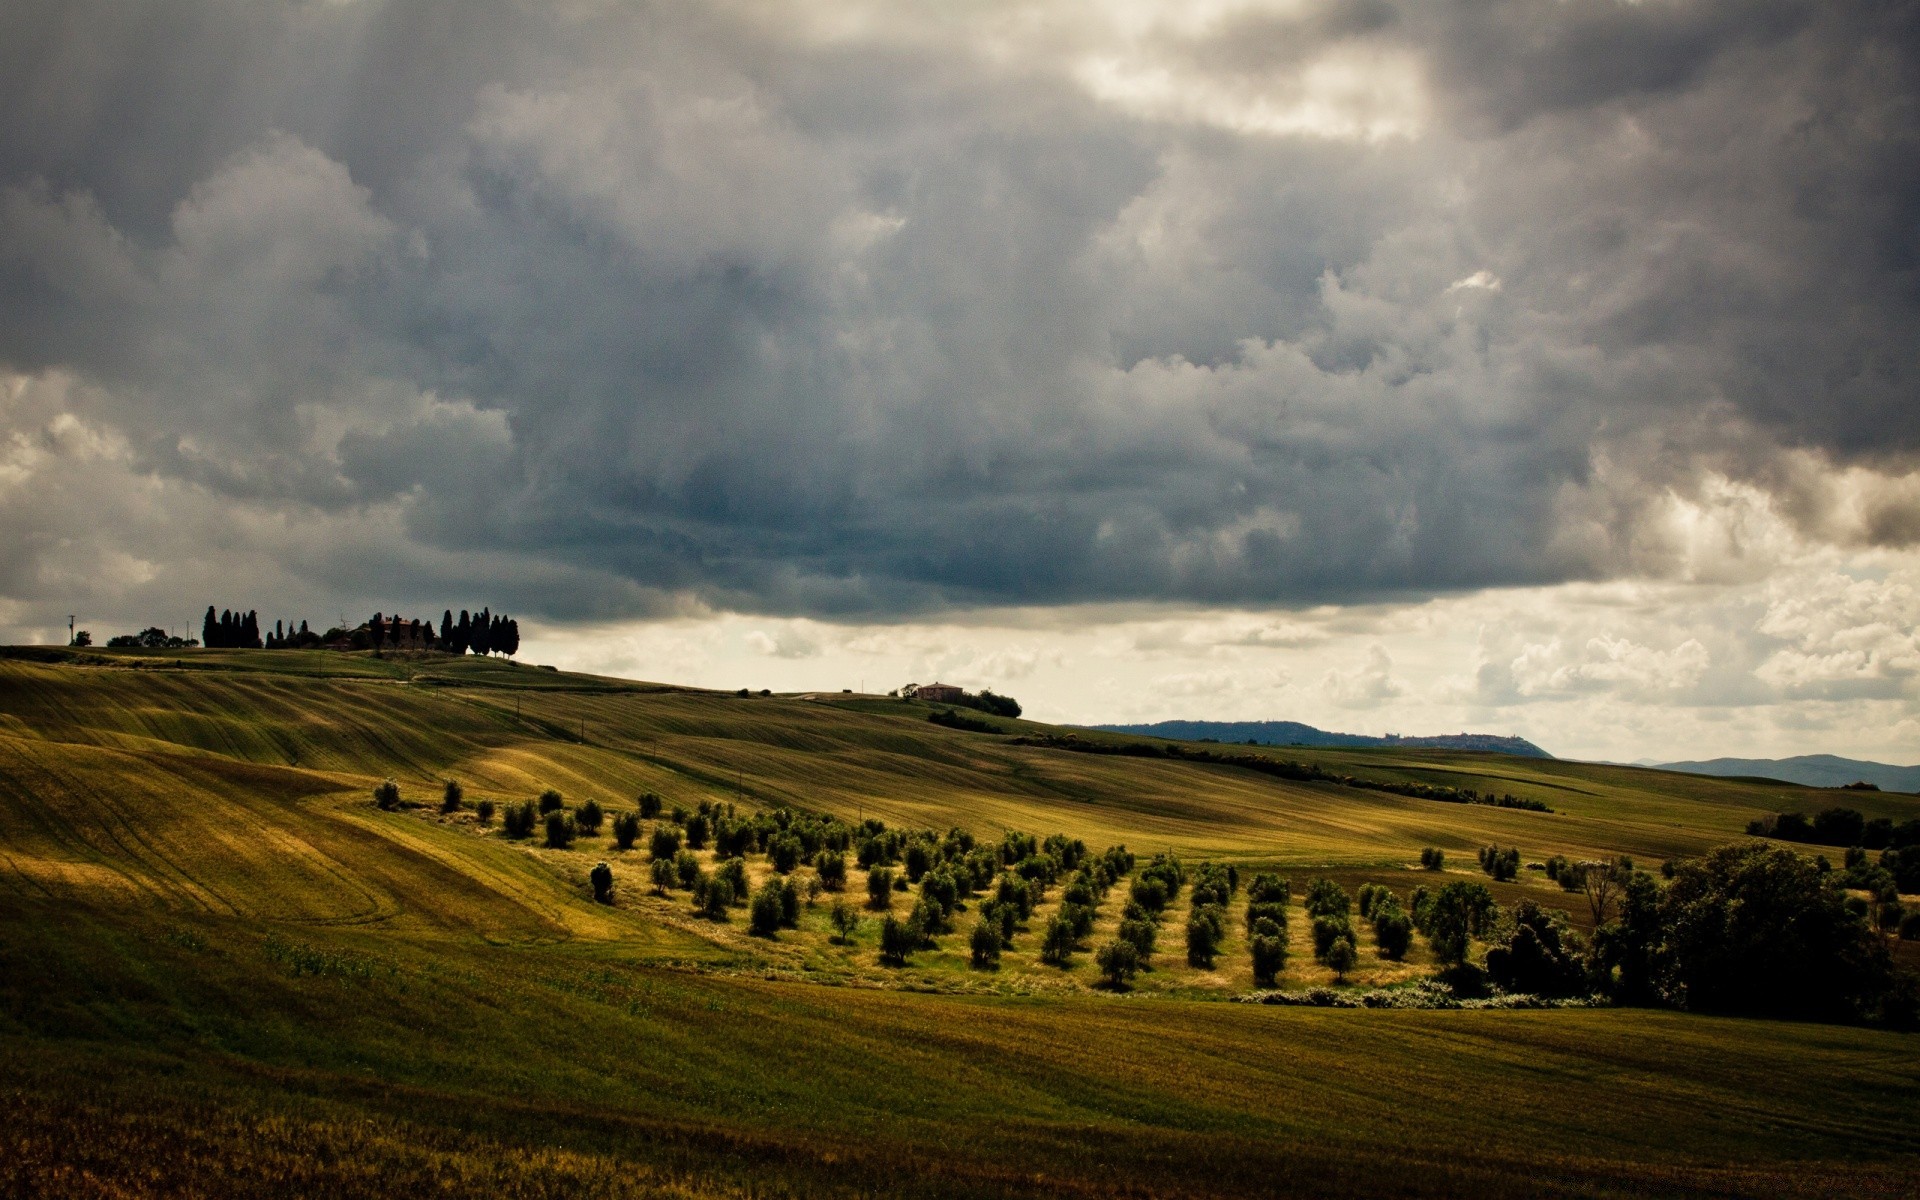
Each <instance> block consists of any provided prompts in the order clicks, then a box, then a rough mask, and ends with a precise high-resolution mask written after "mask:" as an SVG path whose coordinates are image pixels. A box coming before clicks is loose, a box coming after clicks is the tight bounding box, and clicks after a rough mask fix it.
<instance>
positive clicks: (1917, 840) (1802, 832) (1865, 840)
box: [1747, 807, 1920, 850]
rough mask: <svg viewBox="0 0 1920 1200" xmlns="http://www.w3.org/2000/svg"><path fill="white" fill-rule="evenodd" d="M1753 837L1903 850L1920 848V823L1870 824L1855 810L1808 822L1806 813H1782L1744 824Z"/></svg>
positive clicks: (1824, 813)
mask: <svg viewBox="0 0 1920 1200" xmlns="http://www.w3.org/2000/svg"><path fill="white" fill-rule="evenodd" d="M1747 832H1748V833H1749V834H1751V835H1752V836H1754V837H1770V838H1778V839H1779V840H1781V841H1783V842H1801V843H1804V844H1807V845H1814V846H1860V847H1863V848H1865V849H1868V850H1890V849H1891V850H1904V849H1906V848H1908V847H1910V846H1920V820H1911V821H1903V822H1902V823H1900V824H1899V825H1895V824H1894V823H1893V821H1892V820H1891V819H1889V818H1887V817H1875V818H1874V819H1873V820H1871V821H1869V820H1867V819H1866V817H1864V816H1862V815H1861V814H1860V812H1859V811H1858V810H1857V809H1851V808H1839V807H1835V808H1828V809H1822V810H1821V811H1820V812H1817V813H1815V814H1814V815H1813V817H1812V818H1811V819H1809V818H1808V817H1807V815H1806V814H1805V813H1797V812H1785V813H1780V814H1779V815H1777V816H1771V817H1761V818H1759V819H1757V820H1754V821H1749V822H1748V823H1747Z"/></svg>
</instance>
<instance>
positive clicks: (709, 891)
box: [693, 875, 735, 921]
mask: <svg viewBox="0 0 1920 1200" xmlns="http://www.w3.org/2000/svg"><path fill="white" fill-rule="evenodd" d="M693 898H694V902H695V903H697V904H699V905H700V911H701V912H702V913H704V914H706V916H707V918H708V919H709V920H713V921H724V920H726V919H727V910H728V909H729V908H732V907H733V902H734V898H735V893H734V890H733V881H732V880H730V879H723V878H721V877H720V876H718V875H703V876H701V877H700V878H699V879H696V880H695V881H694V892H693Z"/></svg>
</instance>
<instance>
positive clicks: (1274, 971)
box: [1247, 918, 1287, 988]
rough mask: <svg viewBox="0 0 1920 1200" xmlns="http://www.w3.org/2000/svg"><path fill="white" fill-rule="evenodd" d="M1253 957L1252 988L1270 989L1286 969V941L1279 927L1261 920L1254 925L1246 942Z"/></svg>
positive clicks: (1268, 921) (1263, 919)
mask: <svg viewBox="0 0 1920 1200" xmlns="http://www.w3.org/2000/svg"><path fill="white" fill-rule="evenodd" d="M1247 949H1248V951H1249V952H1250V953H1251V954H1252V956H1253V986H1255V987H1263V988H1270V987H1272V986H1273V984H1274V980H1276V979H1278V978H1279V976H1280V972H1282V971H1284V970H1286V968H1287V939H1286V934H1285V933H1284V932H1283V931H1282V930H1281V928H1280V926H1278V925H1275V924H1274V923H1273V922H1272V921H1270V920H1267V919H1265V918H1262V919H1261V920H1259V921H1257V922H1255V923H1254V926H1253V936H1252V937H1251V938H1249V939H1248V941H1247Z"/></svg>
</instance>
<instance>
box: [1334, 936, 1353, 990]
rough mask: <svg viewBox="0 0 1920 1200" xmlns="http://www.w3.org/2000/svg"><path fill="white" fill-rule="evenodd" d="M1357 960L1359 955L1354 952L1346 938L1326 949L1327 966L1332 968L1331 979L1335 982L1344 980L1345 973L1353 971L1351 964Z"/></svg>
mask: <svg viewBox="0 0 1920 1200" xmlns="http://www.w3.org/2000/svg"><path fill="white" fill-rule="evenodd" d="M1358 959H1359V955H1358V954H1356V953H1355V952H1354V949H1353V943H1352V942H1351V941H1350V940H1348V939H1346V938H1341V939H1340V940H1339V941H1337V942H1335V943H1334V944H1333V945H1332V946H1330V947H1329V948H1328V949H1327V965H1328V966H1329V967H1332V968H1333V977H1334V979H1335V980H1336V981H1341V980H1345V979H1346V977H1347V972H1348V971H1351V970H1353V964H1354V963H1355V962H1356V961H1358Z"/></svg>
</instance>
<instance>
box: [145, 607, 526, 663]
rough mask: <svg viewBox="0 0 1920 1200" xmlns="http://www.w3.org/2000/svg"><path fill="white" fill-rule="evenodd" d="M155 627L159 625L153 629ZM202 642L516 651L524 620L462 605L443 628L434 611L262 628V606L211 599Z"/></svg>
mask: <svg viewBox="0 0 1920 1200" xmlns="http://www.w3.org/2000/svg"><path fill="white" fill-rule="evenodd" d="M153 632H156V631H154V630H149V631H148V633H153ZM139 636H142V637H144V636H146V635H144V634H143V635H139ZM162 636H163V637H164V636H165V635H164V634H162ZM200 643H201V644H202V645H205V646H209V647H212V648H215V649H237V650H262V649H264V650H311V649H314V648H316V647H320V646H325V645H334V644H341V643H344V644H345V645H347V646H349V647H350V648H352V649H355V650H366V649H372V650H439V651H442V652H444V653H448V654H465V653H467V652H468V651H472V652H473V653H475V654H504V655H507V656H509V657H511V656H512V655H514V654H517V653H519V650H520V623H519V621H517V620H515V619H514V618H512V617H509V616H505V615H503V614H495V613H492V612H490V611H488V610H487V609H481V610H480V611H479V612H478V613H470V612H468V611H467V610H465V609H462V610H461V611H460V615H459V616H458V617H457V618H456V617H455V616H454V615H453V611H452V610H451V609H448V610H447V611H446V612H445V613H444V614H443V615H442V616H441V618H440V625H439V628H438V629H436V628H435V627H434V623H433V618H432V617H428V618H425V619H424V620H423V619H421V618H419V617H402V616H399V615H398V614H393V613H375V614H373V616H372V617H371V618H370V619H369V620H368V621H367V622H366V623H365V624H363V625H361V626H359V627H358V628H355V629H347V628H334V629H329V630H327V631H326V632H325V633H315V632H314V631H313V630H312V629H309V628H308V627H307V623H306V622H305V621H302V622H300V623H299V625H298V626H297V627H296V626H295V625H294V623H293V622H292V621H275V622H274V623H273V628H272V629H262V628H261V625H260V615H259V613H257V612H253V611H248V612H244V613H242V612H235V611H231V610H222V611H220V612H218V613H216V612H215V611H214V609H213V606H212V605H208V606H207V613H206V616H205V617H204V618H203V619H202V621H201V626H200ZM128 644H133V643H128ZM141 644H144V643H141ZM183 644H187V645H191V644H192V643H190V642H189V643H183Z"/></svg>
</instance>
